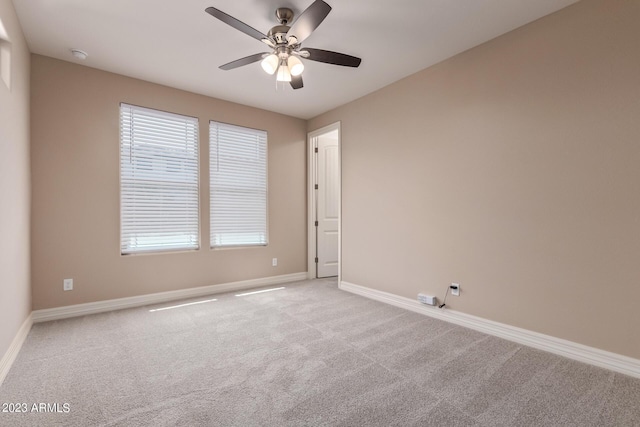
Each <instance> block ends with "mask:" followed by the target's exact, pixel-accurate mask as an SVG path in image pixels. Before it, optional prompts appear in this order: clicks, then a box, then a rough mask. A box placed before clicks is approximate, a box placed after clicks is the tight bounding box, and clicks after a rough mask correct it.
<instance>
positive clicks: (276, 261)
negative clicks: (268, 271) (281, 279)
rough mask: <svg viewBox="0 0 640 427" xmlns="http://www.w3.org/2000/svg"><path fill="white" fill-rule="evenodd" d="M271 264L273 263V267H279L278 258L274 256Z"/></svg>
mask: <svg viewBox="0 0 640 427" xmlns="http://www.w3.org/2000/svg"><path fill="white" fill-rule="evenodd" d="M271 265H272V266H273V267H277V266H278V258H274V259H272V260H271Z"/></svg>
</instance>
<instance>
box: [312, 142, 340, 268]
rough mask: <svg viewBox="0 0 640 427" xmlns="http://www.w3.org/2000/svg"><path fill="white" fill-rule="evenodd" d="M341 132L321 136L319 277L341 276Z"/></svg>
mask: <svg viewBox="0 0 640 427" xmlns="http://www.w3.org/2000/svg"><path fill="white" fill-rule="evenodd" d="M338 137H339V135H338V131H337V130H334V131H331V132H329V133H326V134H323V135H320V136H318V137H317V149H318V152H317V169H316V171H317V181H316V183H317V190H316V192H317V205H316V219H317V223H316V224H317V227H316V228H317V237H316V242H317V243H316V246H317V248H316V254H317V255H316V256H317V259H318V261H317V277H331V276H337V275H338V259H339V258H338V245H339V238H338V222H339V220H340V199H339V198H340V170H339V167H340V166H339V149H338V143H339V141H338Z"/></svg>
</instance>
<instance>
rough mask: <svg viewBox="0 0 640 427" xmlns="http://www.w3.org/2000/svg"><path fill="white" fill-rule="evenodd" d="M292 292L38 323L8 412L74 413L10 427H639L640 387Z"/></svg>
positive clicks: (472, 336) (8, 388) (330, 293)
mask: <svg viewBox="0 0 640 427" xmlns="http://www.w3.org/2000/svg"><path fill="white" fill-rule="evenodd" d="M282 286H285V287H286V288H285V289H283V290H279V291H273V292H266V293H262V294H256V295H253V296H244V297H236V296H234V294H223V295H216V296H213V297H212V298H217V299H218V301H215V302H210V303H205V304H198V305H191V306H185V307H180V308H176V309H172V310H163V311H156V312H150V311H149V310H150V309H152V308H159V307H165V306H169V305H174V304H176V303H168V304H161V305H157V306H153V307H142V308H136V309H130V310H123V311H118V312H112V313H104V314H97V315H92V316H85V317H81V318H75V319H67V320H60V321H54V322H49V323H41V324H36V325H34V327H33V329H32V331H31V333H30V334H29V336H28V338H27V340H26V342H25V344H24V346H23V348H22V351H21V352H20V354H19V355H18V358H17V360H16V362H15V364H14V365H13V367H12V369H11V371H10V372H9V375H8V376H7V378H6V380H5V382H4V384H3V385H2V386H1V387H0V404H2V403H7V402H12V403H21V402H24V403H27V404H28V405H29V409H31V407H32V404H33V403H50V404H51V403H59V404H61V405H62V404H63V403H68V404H69V409H70V411H69V412H68V413H27V414H16V413H1V412H0V425H3V426H40V425H42V426H52V425H73V426H94V425H95V426H173V425H179V426H197V425H207V426H243V427H245V426H258V425H260V426H581V427H586V426H640V404H639V402H640V380H637V379H633V378H630V377H626V376H624V375H619V374H615V373H613V372H609V371H606V370H603V369H599V368H595V367H592V366H588V365H584V364H581V363H577V362H573V361H570V360H567V359H564V358H561V357H557V356H554V355H551V354H547V353H544V352H541V351H538V350H534V349H531V348H527V347H523V346H521V345H518V344H514V343H512V342H509V341H504V340H501V339H498V338H495V337H491V336H488V335H484V334H481V333H478V332H475V331H472V330H469V329H465V328H462V327H458V326H455V325H452V324H448V323H445V322H442V321H439V320H435V319H432V318H429V317H426V316H423V315H419V314H416V313H412V312H408V311H405V310H402V309H399V308H396V307H392V306H388V305H385V304H382V303H379V302H376V301H372V300H369V299H365V298H362V297H359V296H356V295H352V294H349V293H346V292H343V291H340V290H339V289H338V287H337V284H336V282H335V281H334V280H318V281H313V282H299V283H295V284H285V285H282ZM203 299H206V298H199V299H196V300H203ZM193 301H195V300H193Z"/></svg>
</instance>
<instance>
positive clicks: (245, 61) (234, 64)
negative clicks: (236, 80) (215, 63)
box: [219, 52, 268, 71]
mask: <svg viewBox="0 0 640 427" xmlns="http://www.w3.org/2000/svg"><path fill="white" fill-rule="evenodd" d="M266 55H268V53H266V52H263V53H256V54H254V55H249V56H245V57H244V58H240V59H236V60H235V61H231V62H229V63H227V64H224V65H221V66H220V67H219V68H220V69H221V70H225V71H227V70H233V69H234V68H238V67H242V66H244V65H249V64H253V63H254V62H258V61H260V60H261V59H262V58H264V57H265V56H266Z"/></svg>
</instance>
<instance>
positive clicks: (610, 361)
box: [339, 281, 640, 378]
mask: <svg viewBox="0 0 640 427" xmlns="http://www.w3.org/2000/svg"><path fill="white" fill-rule="evenodd" d="M339 283H340V285H339V287H340V289H342V290H344V291H347V292H351V293H354V294H358V295H361V296H364V297H367V298H371V299H374V300H376V301H381V302H384V303H386V304H390V305H394V306H396V307H401V308H404V309H407V310H411V311H414V312H416V313H420V314H424V315H427V316H430V317H434V318H436V319H440V320H444V321H447V322H451V323H455V324H456V325H460V326H464V327H467V328H470V329H474V330H476V331H480V332H484V333H485V334H489V335H493V336H496V337H500V338H504V339H506V340H509V341H514V342H517V343H518V344H523V345H527V346H529V347H534V348H537V349H540V350H544V351H547V352H549V353H554V354H557V355H560V356H564V357H567V358H569V359H573V360H577V361H579V362H583V363H588V364H590V365H594V366H598V367H601V368H605V369H610V370H612V371H615V372H620V373H621V374H625V375H629V376H632V377H635V378H640V360H639V359H634V358H631V357H628V356H623V355H621V354H617V353H611V352H608V351H604V350H600V349H597V348H594V347H589V346H586V345H583V344H578V343H575V342H572V341H568V340H564V339H561V338H556V337H552V336H550V335H545V334H541V333H538V332H533V331H529V330H527V329H522V328H518V327H515V326H511V325H507V324H504V323H499V322H494V321H492V320H488V319H483V318H481V317H476V316H472V315H470V314H465V313H461V312H458V311H454V310H450V309H446V310H441V309H439V308H437V307H431V306H426V305H424V304H421V303H419V302H418V301H417V300H415V301H414V300H412V299H410V298H406V297H401V296H398V295H394V294H390V293H388V292H383V291H378V290H376V289H371V288H366V287H364V286H359V285H354V284H353V283H349V282H343V281H341V282H339Z"/></svg>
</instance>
